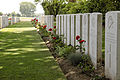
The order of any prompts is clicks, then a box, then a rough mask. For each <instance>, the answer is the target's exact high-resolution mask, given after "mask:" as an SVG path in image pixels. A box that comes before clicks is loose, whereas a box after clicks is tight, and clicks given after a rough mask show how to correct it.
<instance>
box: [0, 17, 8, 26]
mask: <svg viewBox="0 0 120 80" xmlns="http://www.w3.org/2000/svg"><path fill="white" fill-rule="evenodd" d="M7 26H8V17H7V16H0V28H5V27H7Z"/></svg>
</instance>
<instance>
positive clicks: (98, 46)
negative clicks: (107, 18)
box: [89, 13, 102, 68]
mask: <svg viewBox="0 0 120 80" xmlns="http://www.w3.org/2000/svg"><path fill="white" fill-rule="evenodd" d="M89 43H90V44H89V50H90V51H89V55H90V57H91V60H92V62H93V65H94V66H95V68H97V64H98V63H100V62H101V58H102V14H101V13H92V14H90V35H89Z"/></svg>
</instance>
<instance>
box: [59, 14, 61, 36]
mask: <svg viewBox="0 0 120 80" xmlns="http://www.w3.org/2000/svg"><path fill="white" fill-rule="evenodd" d="M59 35H61V15H59Z"/></svg>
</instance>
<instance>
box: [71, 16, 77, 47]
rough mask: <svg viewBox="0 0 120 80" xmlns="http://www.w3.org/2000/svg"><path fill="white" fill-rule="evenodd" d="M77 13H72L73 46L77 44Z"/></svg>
mask: <svg viewBox="0 0 120 80" xmlns="http://www.w3.org/2000/svg"><path fill="white" fill-rule="evenodd" d="M75 31H76V15H75V14H72V15H71V45H72V46H75V43H76V39H75V36H76V32H75Z"/></svg>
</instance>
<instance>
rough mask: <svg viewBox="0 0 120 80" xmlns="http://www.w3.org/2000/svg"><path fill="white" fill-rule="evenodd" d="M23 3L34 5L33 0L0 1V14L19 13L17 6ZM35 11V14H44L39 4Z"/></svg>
mask: <svg viewBox="0 0 120 80" xmlns="http://www.w3.org/2000/svg"><path fill="white" fill-rule="evenodd" d="M23 1H27V2H33V3H34V0H1V1H0V12H3V13H11V12H13V11H15V12H16V13H19V7H20V6H19V4H20V3H21V2H23ZM36 10H37V11H36V13H44V11H43V9H42V6H41V5H39V4H38V5H37V8H36Z"/></svg>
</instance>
